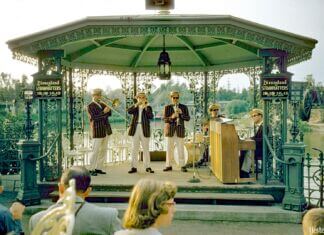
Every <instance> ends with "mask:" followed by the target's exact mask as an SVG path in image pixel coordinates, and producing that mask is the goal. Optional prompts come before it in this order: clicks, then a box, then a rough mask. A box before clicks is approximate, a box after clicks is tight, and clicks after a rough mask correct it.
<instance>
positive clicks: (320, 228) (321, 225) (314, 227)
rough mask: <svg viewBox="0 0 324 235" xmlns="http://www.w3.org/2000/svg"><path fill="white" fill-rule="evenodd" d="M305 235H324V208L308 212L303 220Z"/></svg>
mask: <svg viewBox="0 0 324 235" xmlns="http://www.w3.org/2000/svg"><path fill="white" fill-rule="evenodd" d="M303 232H304V235H318V234H324V208H315V209H311V210H310V211H308V212H307V213H306V214H305V216H304V218H303Z"/></svg>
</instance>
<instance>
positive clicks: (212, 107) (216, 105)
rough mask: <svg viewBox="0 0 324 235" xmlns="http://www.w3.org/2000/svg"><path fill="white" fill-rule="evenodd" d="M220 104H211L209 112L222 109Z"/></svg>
mask: <svg viewBox="0 0 324 235" xmlns="http://www.w3.org/2000/svg"><path fill="white" fill-rule="evenodd" d="M220 107H221V106H220V104H218V103H214V104H211V105H209V108H208V110H209V112H211V111H212V110H213V109H218V110H219V109H220Z"/></svg>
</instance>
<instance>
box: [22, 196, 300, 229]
mask: <svg viewBox="0 0 324 235" xmlns="http://www.w3.org/2000/svg"><path fill="white" fill-rule="evenodd" d="M94 204H95V205H98V206H100V207H112V208H116V209H117V210H118V212H119V217H120V218H122V217H123V215H124V213H125V210H126V208H127V207H128V203H94ZM50 205H52V202H50V201H45V200H42V205H35V206H30V207H27V208H26V210H25V212H24V213H25V214H28V215H32V214H34V213H36V212H38V211H40V210H45V209H47V208H48V207H49V206H50ZM302 216H303V212H296V211H288V210H284V209H282V206H281V205H277V204H274V205H272V206H260V205H259V206H251V205H197V204H194V205H193V204H177V205H176V212H175V215H174V219H175V220H193V221H194V220H196V221H232V222H262V223H301V221H302Z"/></svg>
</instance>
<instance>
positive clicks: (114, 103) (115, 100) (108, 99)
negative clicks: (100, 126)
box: [100, 96, 120, 108]
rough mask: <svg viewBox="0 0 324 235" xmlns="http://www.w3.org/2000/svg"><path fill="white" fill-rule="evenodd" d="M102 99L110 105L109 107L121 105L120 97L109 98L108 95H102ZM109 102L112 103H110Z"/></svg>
mask: <svg viewBox="0 0 324 235" xmlns="http://www.w3.org/2000/svg"><path fill="white" fill-rule="evenodd" d="M100 101H101V102H102V103H104V104H105V105H106V106H108V107H109V108H112V107H113V108H117V107H119V105H120V100H119V99H110V98H107V97H104V96H102V97H101V99H100ZM108 103H109V104H110V105H108Z"/></svg>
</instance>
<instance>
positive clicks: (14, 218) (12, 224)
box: [0, 176, 25, 234]
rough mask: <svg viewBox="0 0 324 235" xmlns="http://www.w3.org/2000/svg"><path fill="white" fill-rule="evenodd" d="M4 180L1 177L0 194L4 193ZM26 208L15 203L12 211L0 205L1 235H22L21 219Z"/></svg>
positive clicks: (11, 208)
mask: <svg viewBox="0 0 324 235" xmlns="http://www.w3.org/2000/svg"><path fill="white" fill-rule="evenodd" d="M3 189H4V188H3V186H2V179H1V176H0V194H1V193H2V192H3ZM24 210H25V206H24V205H23V204H21V203H19V202H14V203H13V204H12V206H11V207H10V209H9V210H8V209H7V208H6V207H4V206H3V205H1V204H0V234H9V233H10V234H21V233H22V226H21V219H22V214H23V212H24Z"/></svg>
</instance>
